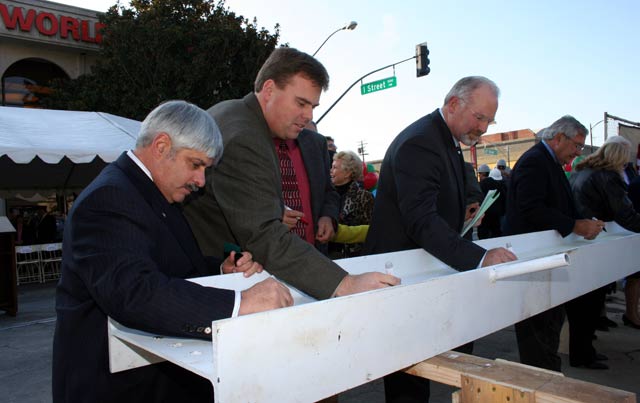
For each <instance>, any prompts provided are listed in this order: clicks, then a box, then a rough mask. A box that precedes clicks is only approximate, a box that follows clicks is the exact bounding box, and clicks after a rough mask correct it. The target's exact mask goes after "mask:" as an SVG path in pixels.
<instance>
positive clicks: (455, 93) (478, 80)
mask: <svg viewBox="0 0 640 403" xmlns="http://www.w3.org/2000/svg"><path fill="white" fill-rule="evenodd" d="M483 85H486V86H487V87H489V89H490V90H491V92H493V94H494V95H495V96H496V98H499V97H500V88H498V86H497V85H496V83H494V82H493V81H491V80H489V79H488V78H487V77H482V76H469V77H464V78H461V79H460V80H458V82H457V83H455V84H454V85H453V87H452V88H451V90H449V93H448V94H447V96H446V97H444V104H445V105H446V104H448V103H449V101H451V98H453V97H456V98H458V99H460V100H461V101H469V98H470V96H471V93H472V92H473V91H475V90H477V89H478V88H480V87H482V86H483Z"/></svg>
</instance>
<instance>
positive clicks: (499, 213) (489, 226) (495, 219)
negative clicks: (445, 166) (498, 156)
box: [478, 168, 507, 239]
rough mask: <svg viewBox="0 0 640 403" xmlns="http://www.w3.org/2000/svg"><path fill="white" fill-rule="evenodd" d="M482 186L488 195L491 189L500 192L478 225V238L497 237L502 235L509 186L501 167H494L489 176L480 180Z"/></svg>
mask: <svg viewBox="0 0 640 403" xmlns="http://www.w3.org/2000/svg"><path fill="white" fill-rule="evenodd" d="M480 188H481V189H482V192H483V193H484V195H485V196H486V195H487V193H489V191H490V190H496V192H498V193H499V194H500V196H498V199H497V200H496V201H495V202H494V203H493V204H492V205H491V207H489V209H488V210H487V211H486V212H485V213H484V217H483V218H482V223H481V224H480V226H479V227H478V238H480V239H487V238H497V237H500V236H502V230H501V229H500V226H501V222H502V217H504V213H505V211H506V209H507V187H506V185H505V183H504V180H503V178H502V173H501V172H500V170H499V169H497V168H493V169H492V170H491V171H490V172H489V176H488V177H486V178H485V179H483V180H482V181H480Z"/></svg>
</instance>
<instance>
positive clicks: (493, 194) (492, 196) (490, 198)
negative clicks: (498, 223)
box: [460, 189, 500, 236]
mask: <svg viewBox="0 0 640 403" xmlns="http://www.w3.org/2000/svg"><path fill="white" fill-rule="evenodd" d="M498 197H500V193H498V191H497V190H496V189H491V190H490V191H488V192H487V195H486V196H485V197H484V200H483V201H482V204H481V205H480V208H479V209H478V211H477V212H476V215H475V216H474V217H473V218H472V219H470V220H469V221H466V222H465V223H464V226H463V227H462V231H460V236H464V234H466V233H467V231H469V230H470V229H471V228H473V226H474V225H475V224H476V222H478V220H479V219H480V217H482V216H483V215H484V213H485V212H486V211H487V210H488V209H489V207H491V205H492V204H493V203H494V202H495V201H496V200H498Z"/></svg>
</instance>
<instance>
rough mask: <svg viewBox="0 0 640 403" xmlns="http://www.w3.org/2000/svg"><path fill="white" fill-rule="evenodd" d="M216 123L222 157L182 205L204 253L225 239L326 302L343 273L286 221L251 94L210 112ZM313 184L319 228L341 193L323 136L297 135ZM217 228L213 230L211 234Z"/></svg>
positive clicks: (272, 155) (273, 159)
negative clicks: (321, 218)
mask: <svg viewBox="0 0 640 403" xmlns="http://www.w3.org/2000/svg"><path fill="white" fill-rule="evenodd" d="M208 112H209V113H210V114H211V116H213V118H214V119H215V120H216V122H217V123H218V127H220V131H221V132H222V138H223V141H224V156H223V158H222V161H221V162H220V163H219V164H218V166H217V167H216V168H215V169H213V168H210V169H208V170H207V173H206V177H207V185H206V187H205V188H204V189H202V190H201V191H200V192H199V193H198V194H197V195H194V196H193V197H191V198H189V200H187V202H186V203H185V215H186V217H187V219H188V220H189V223H190V224H191V227H192V228H193V232H194V234H195V236H196V239H197V240H198V243H199V244H200V247H201V248H202V250H203V251H204V253H205V254H214V255H219V254H221V253H222V251H223V249H224V243H225V242H231V243H235V244H237V245H240V247H241V248H242V249H244V250H248V251H250V252H251V253H252V254H253V258H254V260H256V261H258V262H261V263H262V264H263V265H264V267H265V269H266V270H268V271H269V272H270V273H272V274H274V275H276V276H278V277H279V278H280V279H282V280H284V281H286V282H287V283H289V284H292V285H293V286H295V287H297V288H299V289H301V290H303V291H304V292H306V293H308V294H310V295H312V296H313V297H316V298H329V297H330V296H331V295H332V293H333V292H334V291H335V289H336V288H337V286H338V284H339V283H340V281H342V279H343V278H344V276H346V272H345V271H344V270H342V269H341V268H340V267H339V266H338V265H336V264H335V263H333V262H332V261H331V260H329V259H328V258H327V257H325V256H324V255H322V254H321V253H319V252H318V251H317V250H316V249H315V248H314V247H313V245H310V244H309V243H307V242H305V241H304V240H302V239H301V238H300V237H298V236H297V235H295V234H293V233H291V232H290V231H289V229H288V228H287V226H286V225H284V224H283V223H282V216H283V214H284V204H283V201H282V180H281V177H280V163H279V160H278V156H277V154H276V150H275V146H274V144H273V140H272V134H271V131H270V130H269V127H268V125H267V122H266V120H265V119H264V116H263V114H262V109H261V108H260V105H259V103H258V100H257V98H256V96H255V95H254V94H249V95H247V96H246V97H244V99H238V100H231V101H225V102H222V103H219V104H217V105H215V106H213V107H212V108H211V109H209V111H208ZM298 144H299V146H300V150H301V152H302V158H303V159H304V163H305V167H306V169H307V174H308V177H309V182H310V187H311V206H312V210H313V217H312V219H313V222H314V226H315V225H316V223H317V220H318V217H319V216H329V217H332V218H334V219H337V216H338V207H339V196H338V193H337V192H336V191H335V190H334V189H333V186H332V185H331V183H330V180H329V178H328V172H329V167H330V164H331V162H330V161H329V156H328V152H327V146H326V140H325V139H324V137H323V136H321V135H319V134H317V133H315V132H310V131H303V132H302V133H300V135H299V136H298ZM214 228H215V230H212V229H214Z"/></svg>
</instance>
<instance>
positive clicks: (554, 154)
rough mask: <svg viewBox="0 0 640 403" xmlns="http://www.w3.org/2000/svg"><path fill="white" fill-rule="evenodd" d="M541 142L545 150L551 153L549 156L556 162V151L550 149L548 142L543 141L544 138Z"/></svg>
mask: <svg viewBox="0 0 640 403" xmlns="http://www.w3.org/2000/svg"><path fill="white" fill-rule="evenodd" d="M542 144H544V148H546V149H547V151H548V152H549V154H551V157H552V158H553V160H554V161H555V162H556V164H558V163H559V162H558V158H556V153H554V152H553V150H552V149H551V147H550V146H549V144H547V142H546V141H544V139H542Z"/></svg>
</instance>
